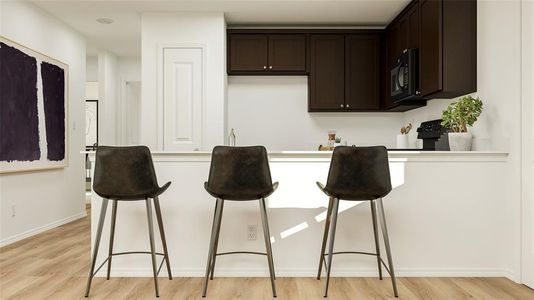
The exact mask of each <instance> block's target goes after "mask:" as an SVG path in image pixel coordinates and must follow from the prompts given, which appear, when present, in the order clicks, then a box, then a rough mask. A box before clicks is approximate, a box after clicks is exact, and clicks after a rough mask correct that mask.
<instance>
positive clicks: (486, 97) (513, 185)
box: [405, 1, 521, 281]
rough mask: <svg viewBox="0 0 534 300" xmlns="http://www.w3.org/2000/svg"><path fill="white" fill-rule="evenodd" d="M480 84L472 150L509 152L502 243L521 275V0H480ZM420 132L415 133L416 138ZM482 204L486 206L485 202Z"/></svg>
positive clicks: (426, 113) (421, 114) (431, 112)
mask: <svg viewBox="0 0 534 300" xmlns="http://www.w3.org/2000/svg"><path fill="white" fill-rule="evenodd" d="M477 5H478V15H477V28H478V29H477V36H478V40H477V65H478V67H477V90H478V92H477V93H475V94H474V95H475V96H478V97H480V98H481V99H482V100H483V102H484V110H483V112H482V115H481V117H480V119H479V121H478V122H477V123H475V126H474V127H473V128H469V130H470V131H471V132H472V133H473V135H474V144H473V147H474V150H502V151H507V152H509V153H510V160H509V161H508V163H507V167H506V169H505V170H504V173H503V177H502V178H503V181H502V184H501V186H502V188H503V189H505V190H506V191H507V192H506V195H507V196H506V198H505V199H502V200H503V201H502V207H501V216H500V218H506V219H508V220H509V221H508V222H506V223H504V224H505V226H507V232H508V233H509V234H507V235H505V236H504V240H500V241H499V243H506V244H508V245H510V247H509V248H508V249H507V251H506V253H505V255H506V257H507V264H508V269H509V270H510V272H511V277H512V278H513V279H514V280H517V281H518V280H519V279H520V261H521V256H520V250H521V248H520V244H521V240H520V239H521V236H520V233H521V224H520V220H521V197H520V193H521V184H520V182H521V160H520V157H521V140H520V139H521V121H520V120H521V1H478V3H477ZM452 101H453V100H432V101H429V102H428V106H427V107H424V108H419V109H416V110H413V111H410V112H407V113H406V114H405V121H406V122H409V121H410V122H412V123H414V124H419V123H420V122H421V121H424V120H431V119H439V118H440V117H441V113H442V111H443V110H444V109H445V108H446V107H447V105H448V104H449V103H450V102H452ZM415 135H416V133H415V132H414V133H412V134H411V137H412V140H414V139H415ZM480 209H485V206H484V205H483V204H482V205H481V207H480Z"/></svg>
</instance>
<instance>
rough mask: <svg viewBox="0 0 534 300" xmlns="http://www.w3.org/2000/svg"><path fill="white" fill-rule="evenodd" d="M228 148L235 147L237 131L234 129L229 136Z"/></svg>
mask: <svg viewBox="0 0 534 300" xmlns="http://www.w3.org/2000/svg"><path fill="white" fill-rule="evenodd" d="M227 143H228V146H232V147H235V130H234V129H233V128H232V129H231V130H230V134H228V141H227Z"/></svg>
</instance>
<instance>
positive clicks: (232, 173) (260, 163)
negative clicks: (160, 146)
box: [202, 146, 278, 297]
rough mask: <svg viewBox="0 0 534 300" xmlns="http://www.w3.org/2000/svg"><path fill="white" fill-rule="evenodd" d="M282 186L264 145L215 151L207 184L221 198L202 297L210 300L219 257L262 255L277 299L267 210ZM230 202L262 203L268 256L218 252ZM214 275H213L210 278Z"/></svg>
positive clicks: (218, 203) (207, 189) (207, 187)
mask: <svg viewBox="0 0 534 300" xmlns="http://www.w3.org/2000/svg"><path fill="white" fill-rule="evenodd" d="M277 187H278V183H277V182H276V183H274V184H273V183H272V180H271V171H270V169H269V160H268V158H267V151H266V150H265V147H263V146H252V147H226V146H217V147H215V148H214V149H213V152H212V156H211V166H210V173H209V178H208V181H207V182H206V183H204V188H205V189H206V191H207V192H208V193H209V194H210V195H212V196H213V197H214V198H216V199H217V201H216V203H215V215H214V217H213V226H212V228H211V239H210V247H209V251H208V261H207V263H206V275H205V278H204V289H203V291H202V297H206V292H207V289H208V281H209V279H210V278H211V279H213V273H214V271H215V261H216V258H217V256H221V255H228V254H259V255H266V256H267V263H268V265H269V274H270V277H271V288H272V290H273V297H276V287H275V283H274V281H275V279H276V277H275V273H274V263H273V254H272V249H271V239H270V237H271V235H270V233H269V222H268V219H267V211H266V208H265V198H267V197H268V196H269V195H271V194H272V193H273V192H274V191H275V190H276V188H277ZM226 200H234V201H249V200H259V202H260V212H261V219H262V224H263V236H264V239H265V248H266V253H262V252H251V251H233V252H224V253H217V246H218V243H219V233H220V230H221V222H222V212H223V206H224V203H225V201H226ZM210 274H211V275H210Z"/></svg>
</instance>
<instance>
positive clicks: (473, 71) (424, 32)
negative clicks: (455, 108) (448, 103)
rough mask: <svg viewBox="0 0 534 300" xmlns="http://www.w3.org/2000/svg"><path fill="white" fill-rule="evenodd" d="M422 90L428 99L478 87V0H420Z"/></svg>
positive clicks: (452, 95)
mask: <svg viewBox="0 0 534 300" xmlns="http://www.w3.org/2000/svg"><path fill="white" fill-rule="evenodd" d="M419 6H420V13H421V23H420V28H421V30H420V33H421V36H420V39H421V41H420V49H419V55H420V59H419V63H420V86H419V88H420V91H421V95H422V96H423V97H424V98H427V99H435V98H454V97H457V96H461V95H465V94H468V93H473V92H476V90H477V84H476V81H477V64H476V61H477V27H476V23H477V4H476V0H456V1H448V0H420V1H419Z"/></svg>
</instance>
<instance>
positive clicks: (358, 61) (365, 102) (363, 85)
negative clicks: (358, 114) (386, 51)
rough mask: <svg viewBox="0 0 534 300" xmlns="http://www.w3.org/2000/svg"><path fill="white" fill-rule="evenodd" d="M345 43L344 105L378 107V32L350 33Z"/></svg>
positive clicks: (373, 108)
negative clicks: (372, 33) (367, 33)
mask: <svg viewBox="0 0 534 300" xmlns="http://www.w3.org/2000/svg"><path fill="white" fill-rule="evenodd" d="M345 46H346V56H345V59H346V83H345V93H346V94H345V95H346V98H345V99H346V101H345V108H347V109H349V110H378V109H380V36H378V35H350V36H347V38H346V40H345Z"/></svg>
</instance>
